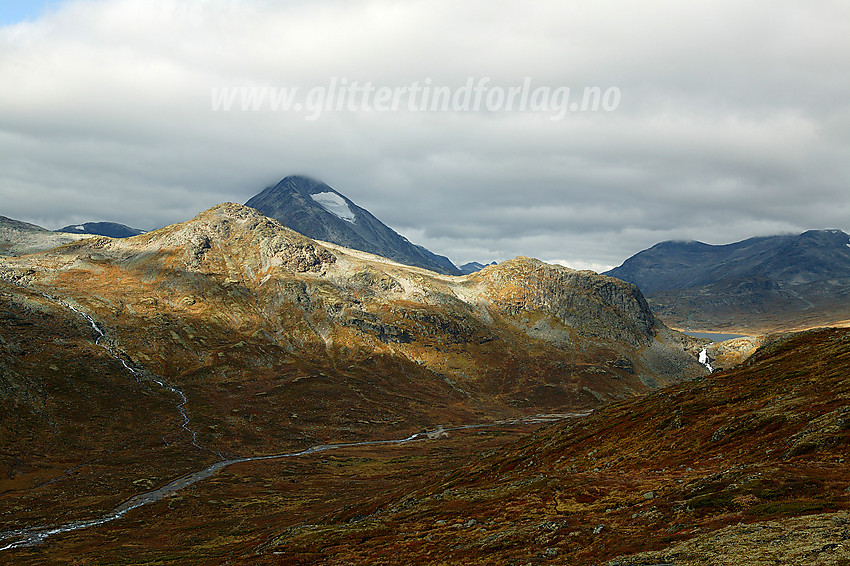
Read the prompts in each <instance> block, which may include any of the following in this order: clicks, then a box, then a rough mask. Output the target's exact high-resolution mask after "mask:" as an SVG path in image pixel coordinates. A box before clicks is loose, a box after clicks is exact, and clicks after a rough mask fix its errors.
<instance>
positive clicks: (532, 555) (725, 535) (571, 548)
mask: <svg viewBox="0 0 850 566" xmlns="http://www.w3.org/2000/svg"><path fill="white" fill-rule="evenodd" d="M848 445H850V331H847V330H837V329H832V330H820V331H812V332H806V333H802V334H797V335H790V336H786V337H783V338H780V339H778V340H776V341H774V342H771V343H770V344H768V345H766V346H765V347H763V348H761V349H760V350H759V352H758V353H757V354H756V355H754V356H753V357H752V358H751V359H750V360H749V361H748V362H747V363H746V364H744V365H743V366H741V367H738V368H736V369H734V370H731V371H727V372H724V373H721V374H715V375H712V376H711V377H709V378H706V379H704V380H700V381H698V382H690V383H685V384H681V385H676V386H673V387H669V388H666V389H664V390H661V391H659V392H657V393H654V394H652V395H650V396H649V397H646V398H643V399H638V400H632V401H625V402H620V403H615V404H612V405H609V406H606V407H604V408H602V409H601V410H599V411H598V412H596V413H595V414H594V415H593V416H591V417H590V418H588V419H586V420H581V421H576V422H573V423H570V424H567V425H555V426H551V427H548V428H546V429H543V430H541V431H539V432H537V433H535V434H532V435H530V436H529V437H528V438H527V439H526V440H523V441H520V442H519V443H517V444H515V445H511V446H508V447H505V448H503V449H501V450H497V451H495V452H494V453H492V454H487V455H484V456H483V457H481V458H480V459H479V460H478V461H477V462H476V463H474V464H471V465H468V466H464V467H462V468H460V469H458V470H457V471H455V472H454V473H452V474H451V475H450V476H449V477H448V478H447V479H446V480H445V481H441V482H439V483H438V484H434V485H432V486H431V487H430V488H426V489H420V490H419V491H417V492H416V493H414V494H411V495H409V496H408V497H406V498H405V499H403V500H401V501H396V502H394V503H390V502H388V503H387V509H388V510H387V511H386V512H385V513H383V514H381V515H379V516H377V517H373V518H372V519H371V520H369V521H363V522H361V523H356V522H355V523H353V524H352V523H349V524H340V523H337V524H325V525H318V526H314V527H313V528H310V529H305V530H303V531H300V532H298V533H296V534H292V535H289V536H287V537H284V538H282V539H280V541H279V546H278V547H277V548H276V550H278V551H280V552H282V554H283V555H284V556H289V557H290V562H288V563H305V564H306V563H309V560H315V563H327V564H391V563H433V564H526V563H530V562H542V563H549V562H550V561H551V563H568V564H601V563H609V561H610V563H611V564H662V563H664V564H718V563H734V564H775V563H795V564H847V563H848V559H850V556H848V554H847V550H848V549H847V548H846V547H845V545H847V544H848V543H847V540H848V539H850V513H848V511H847V509H848V507H850V501H848V498H850V494H849V493H848V491H850V474H848V462H847V461H846V460H845V458H846V457H847V452H848ZM792 518H793V520H792ZM740 524H742V525H743V526H739V525H740ZM747 525H751V527H749V528H747ZM842 525H843V526H842ZM727 527H728V528H727ZM711 533H716V535H717V536H714V535H711ZM759 533H761V535H759ZM795 533H796V534H795ZM803 533H805V534H803ZM759 536H761V539H760V538H759ZM759 540H761V542H759ZM682 541H684V542H682ZM677 543H679V544H678V546H673V545H675V544H677ZM315 548H322V549H324V550H323V552H322V553H320V554H316V553H315V552H314V553H312V554H310V549H315ZM665 548H667V549H668V550H667V551H666V552H656V553H654V554H652V553H650V554H646V555H641V556H637V557H634V558H628V555H632V554H634V553H638V552H642V551H649V550H653V549H665ZM783 553H786V554H787V556H786V558H787V560H790V561H783V558H782V557H783ZM308 556H309V557H310V558H309V560H308V559H307V557H308ZM792 556H793V558H789V557H792ZM299 557H304V558H303V559H301V558H299ZM393 557H394V558H393ZM398 557H403V559H399V558H398ZM618 557H619V558H618ZM775 560H780V562H776V561H775ZM394 561H395V562H394ZM266 563H274V562H273V561H267V562H266Z"/></svg>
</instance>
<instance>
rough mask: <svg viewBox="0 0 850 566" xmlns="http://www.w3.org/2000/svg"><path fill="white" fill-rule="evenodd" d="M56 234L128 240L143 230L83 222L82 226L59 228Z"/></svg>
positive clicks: (118, 225)
mask: <svg viewBox="0 0 850 566" xmlns="http://www.w3.org/2000/svg"><path fill="white" fill-rule="evenodd" d="M56 231H57V232H67V233H70V234H87V235H90V236H109V237H110V238H129V237H131V236H138V235H139V234H144V233H145V231H144V230H139V229H138V228H131V227H130V226H126V225H124V224H118V223H117V222H85V223H83V224H71V225H70V226H65V227H64V228H59V229H58V230H56Z"/></svg>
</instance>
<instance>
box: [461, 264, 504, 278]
mask: <svg viewBox="0 0 850 566" xmlns="http://www.w3.org/2000/svg"><path fill="white" fill-rule="evenodd" d="M490 265H496V262H495V261H492V262H490V263H486V264H485V263H478V262H477V261H470V262H469V263H464V264H463V265H461V266H460V267H459V268H458V269H460V272H461V273H463V274H464V275H469V274H470V273H475V272H476V271H481V270H482V269H484V268H485V267H488V266H490Z"/></svg>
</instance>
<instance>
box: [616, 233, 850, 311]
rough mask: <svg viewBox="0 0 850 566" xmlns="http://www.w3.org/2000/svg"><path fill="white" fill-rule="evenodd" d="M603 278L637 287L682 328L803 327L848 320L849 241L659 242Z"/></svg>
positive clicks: (830, 236)
mask: <svg viewBox="0 0 850 566" xmlns="http://www.w3.org/2000/svg"><path fill="white" fill-rule="evenodd" d="M606 275H610V276H612V277H617V278H618V279H622V280H624V281H628V282H630V283H634V284H635V285H637V286H638V287H640V289H641V291H643V292H644V294H645V295H646V296H647V297H648V298H649V299H650V303H651V304H652V305H653V308H654V309H655V310H656V312H657V313H658V314H660V315H661V316H662V317H663V318H666V319H667V320H668V321H671V322H673V323H674V324H679V325H693V326H706V325H707V326H726V327H729V326H739V327H751V328H759V327H765V326H770V324H776V325H778V326H780V327H781V326H799V325H803V326H805V325H808V324H823V323H828V322H833V321H837V320H840V319H842V318H845V317H847V316H848V315H850V313H848V312H847V311H848V310H850V309H848V308H847V307H846V306H845V305H847V304H848V303H849V302H850V301H848V298H850V236H848V235H847V234H846V233H844V232H842V231H841V230H809V231H808V232H804V233H802V234H799V235H780V236H766V237H759V238H750V239H748V240H744V241H741V242H735V243H732V244H726V245H721V246H715V245H709V244H704V243H702V242H694V241H691V242H673V241H667V242H661V243H659V244H656V245H655V246H653V247H651V248H649V249H647V250H644V251H642V252H640V253H638V254H636V255H634V256H632V257H631V258H629V259H627V260H626V261H625V262H624V263H623V265H621V266H620V267H617V268H615V269H612V270H610V271H608V272H607V273H606ZM771 321H772V322H771Z"/></svg>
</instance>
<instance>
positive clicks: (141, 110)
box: [0, 0, 850, 270]
mask: <svg viewBox="0 0 850 566" xmlns="http://www.w3.org/2000/svg"><path fill="white" fill-rule="evenodd" d="M3 4H4V6H3V8H2V10H0V25H2V26H3V27H2V28H0V85H1V86H0V214H2V215H4V216H9V217H12V218H16V219H20V220H26V221H29V222H34V223H36V224H39V225H42V226H45V227H47V228H58V227H61V226H64V225H66V224H71V223H78V222H83V221H96V220H111V221H117V222H121V223H124V224H128V225H130V226H134V227H138V228H143V229H153V228H158V227H161V226H164V225H166V224H170V223H174V222H179V221H183V220H186V219H189V218H191V217H192V216H194V215H195V214H197V213H198V212H200V211H201V210H204V209H206V208H209V207H210V206H213V205H215V204H218V203H220V202H225V201H233V202H240V203H244V202H245V201H246V200H248V199H249V198H250V197H251V196H253V195H254V194H256V193H257V192H259V191H260V190H262V189H263V188H264V187H266V186H267V185H270V184H273V183H275V182H277V181H278V180H279V179H281V178H282V177H284V176H286V175H290V174H295V173H298V174H307V175H310V176H313V177H316V178H320V179H322V180H324V181H325V182H327V183H328V184H329V185H331V186H332V187H334V188H335V189H337V190H338V191H339V192H341V193H343V194H345V195H346V196H348V197H349V198H350V199H351V200H353V201H354V202H355V203H357V204H358V205H360V206H362V207H364V208H366V209H368V210H369V211H371V212H372V213H373V214H374V215H375V216H377V217H378V218H380V219H381V220H383V221H384V222H385V223H386V224H388V225H389V226H391V227H392V228H394V229H395V230H397V231H398V232H400V233H402V234H403V235H405V236H407V237H408V238H409V239H410V240H412V241H413V242H416V243H419V244H422V245H424V246H426V247H428V248H429V249H431V250H433V251H435V252H437V253H440V254H444V255H447V256H449V257H450V258H451V259H452V260H453V261H455V263H458V264H461V263H464V262H467V261H471V260H477V261H482V262H486V261H490V260H494V259H495V260H500V261H501V260H505V259H509V258H512V257H514V256H517V255H528V256H534V257H538V258H541V259H543V260H546V261H557V262H562V263H564V264H566V265H569V266H571V267H576V268H593V269H597V270H601V269H605V268H607V267H612V266H615V265H619V264H620V263H621V262H622V261H623V260H624V259H625V258H627V257H629V256H630V255H632V254H634V253H636V252H638V251H640V250H641V249H644V248H647V247H649V246H651V245H653V244H654V243H656V242H658V241H661V240H666V239H696V240H701V241H704V242H708V243H716V244H717V243H727V242H731V241H736V240H740V239H743V238H747V237H750V236H756V235H766V234H774V233H780V232H801V231H803V230H806V229H814V228H839V229H843V230H845V231H850V182H848V181H850V148H849V147H848V144H850V3H848V2H847V1H846V0H836V1H834V2H828V1H823V2H819V1H800V2H783V1H776V0H770V1H763V2H761V1H753V2H740V1H718V0H711V1H708V2H681V1H678V0H676V1H670V2H633V1H610V2H605V1H602V2H592V3H591V2H578V1H576V2H565V1H552V2H534V3H528V2H519V1H517V2H510V1H508V2H497V1H493V0H485V1H466V2H457V1H441V0H426V1H410V2H398V1H391V0H387V1H371V2H365V1H364V2H361V1H341V0H340V1H315V0H314V1H309V2H307V1H303V2H299V1H292V2H282V1H250V0H246V1H240V2H236V1H226V0H211V1H201V0H198V1H176V0H172V1H167V0H102V1H76V0H71V1H66V2H20V3H16V2H13V1H12V2H4V3H3ZM332 84H333V85H336V90H335V91H331V85H332ZM470 84H471V85H472V86H474V87H477V88H478V93H479V97H480V99H479V104H478V106H477V108H476V107H474V104H473V103H474V100H471V98H472V97H470V98H466V99H465V98H464V97H465V95H466V94H473V93H471V92H465V91H468V90H469V89H468V88H467V85H470ZM524 84H526V85H528V86H527V88H526V93H527V95H528V96H527V98H526V104H525V105H524V106H523V107H522V108H521V107H520V106H522V105H521V103H520V102H521V100H520V96H521V94H517V95H516V98H515V99H514V100H513V104H512V107H509V105H508V102H507V95H508V93H509V92H510V90H511V89H514V92H517V93H519V92H520V89H521V88H522V87H523V85H524ZM344 85H348V86H350V87H355V88H354V89H353V92H354V93H355V94H350V93H349V94H347V95H346V96H348V98H345V97H344V95H343V94H341V91H340V90H339V89H340V87H341V86H344ZM425 86H428V87H429V88H432V89H436V88H437V87H441V88H443V89H444V90H443V92H444V93H445V92H448V95H446V96H448V97H449V98H446V100H445V101H444V100H439V101H438V102H437V103H436V104H434V103H433V101H432V100H426V99H423V96H424V94H425V92H424V90H422V91H418V92H416V90H415V89H416V88H417V87H418V88H423V89H424V87H425ZM367 87H368V88H369V89H371V91H370V92H369V93H366V92H365V91H366V90H367ZM593 87H596V88H598V92H599V93H601V94H603V95H604V97H602V100H601V102H600V101H599V100H597V102H598V103H599V104H598V106H597V107H596V109H595V111H594V105H593V97H592V95H591V98H589V99H588V102H587V103H586V106H587V107H586V108H585V109H584V110H582V108H581V105H582V96H583V93H584V90H585V89H586V88H593ZM293 88H296V89H298V90H297V91H294V93H293V96H292V99H291V101H290V102H291V104H290V106H289V107H288V109H283V103H282V101H281V100H280V99H278V97H280V96H281V95H282V94H284V93H292V92H293V91H291V90H289V89H293ZM357 88H361V89H362V90H361V91H359V94H358V91H357ZM402 88H407V89H408V90H406V91H404V90H401V89H402ZM566 88H569V89H570V91H569V97H567V95H566V91H565V89H566ZM240 89H242V90H240ZM251 89H254V90H253V91H252V90H251ZM285 89H287V90H285ZM381 89H383V90H384V91H385V92H391V93H394V94H396V93H397V99H398V100H397V102H396V105H395V107H393V103H392V100H391V99H389V101H387V99H385V100H384V101H383V103H379V102H380V101H377V100H375V97H376V96H377V95H378V91H379V90H381ZM411 89H412V90H411ZM243 92H244V93H247V95H249V96H250V95H251V93H252V92H253V94H257V95H258V96H260V95H262V96H264V98H262V99H259V101H258V102H257V104H256V105H254V104H253V103H252V101H251V100H250V99H246V104H247V105H246V106H244V107H243V104H242V95H243ZM434 92H436V91H434ZM233 93H235V94H233ZM261 93H265V94H261ZM411 93H413V94H411ZM431 94H432V95H433V92H432V93H431ZM230 96H233V98H232V99H230V98H229V97H230ZM369 96H371V97H372V98H371V99H368V100H367V98H368V97H369ZM272 98H274V100H273V99H272ZM228 100H229V102H230V103H229V105H228ZM444 102H447V106H445V105H443V103H444ZM464 103H466V104H465V105H464ZM275 104H277V106H275ZM337 104H339V108H340V110H337Z"/></svg>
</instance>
